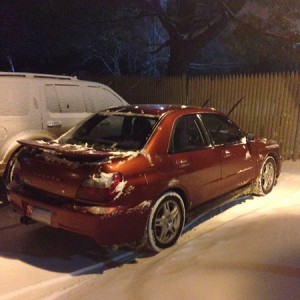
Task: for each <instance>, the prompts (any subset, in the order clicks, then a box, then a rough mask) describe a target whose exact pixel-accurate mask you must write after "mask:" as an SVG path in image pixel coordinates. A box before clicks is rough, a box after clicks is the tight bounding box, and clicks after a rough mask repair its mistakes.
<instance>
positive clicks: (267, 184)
mask: <svg viewBox="0 0 300 300" xmlns="http://www.w3.org/2000/svg"><path fill="white" fill-rule="evenodd" d="M275 182H276V162H275V160H274V158H273V157H271V156H269V157H267V158H266V160H265V161H264V163H263V165H262V167H261V170H260V173H259V176H258V177H257V179H256V182H255V185H254V191H253V193H254V194H256V195H259V196H264V195H266V194H269V193H270V192H271V191H272V189H273V186H274V185H275Z"/></svg>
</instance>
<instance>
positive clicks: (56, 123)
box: [47, 121, 62, 128]
mask: <svg viewBox="0 0 300 300" xmlns="http://www.w3.org/2000/svg"><path fill="white" fill-rule="evenodd" d="M61 125H62V122H61V121H48V122H47V127H48V128H55V127H61Z"/></svg>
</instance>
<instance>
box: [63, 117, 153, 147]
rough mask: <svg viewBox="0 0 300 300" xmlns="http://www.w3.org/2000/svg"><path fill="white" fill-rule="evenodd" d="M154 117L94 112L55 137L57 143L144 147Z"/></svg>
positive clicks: (151, 128) (151, 129)
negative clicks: (65, 132) (76, 126)
mask: <svg viewBox="0 0 300 300" xmlns="http://www.w3.org/2000/svg"><path fill="white" fill-rule="evenodd" d="M157 121H158V118H156V117H152V116H151V117H149V116H143V115H121V114H120V115H119V114H112V115H105V114H103V115H102V114H96V115H94V116H93V117H92V118H90V119H88V120H87V121H85V122H84V123H83V124H82V125H80V126H79V127H78V128H75V129H74V130H71V131H70V132H69V133H67V134H66V135H64V136H62V137H61V138H60V139H59V143H61V144H66V143H67V144H78V145H87V146H89V147H94V148H95V149H96V150H108V151H114V150H126V151H128V150H130V151H136V150H140V149H142V148H143V147H144V145H145V143H146V141H147V140H148V138H149V137H150V135H151V133H152V131H153V128H154V127H155V124H156V123H157Z"/></svg>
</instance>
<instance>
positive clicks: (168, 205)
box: [147, 192, 185, 252]
mask: <svg viewBox="0 0 300 300" xmlns="http://www.w3.org/2000/svg"><path fill="white" fill-rule="evenodd" d="M184 222H185V208H184V203H183V200H182V198H181V197H180V195H178V194H177V193H175V192H169V193H166V194H164V195H162V196H161V197H160V198H159V199H158V200H157V201H156V203H155V204H154V206H153V207H152V209H151V212H150V216H149V220H148V225H147V237H148V248H149V249H150V250H151V251H154V252H160V251H161V250H163V249H166V248H168V247H171V246H173V245H174V244H175V243H176V241H177V240H178V238H179V237H180V235H181V232H182V229H183V226H184Z"/></svg>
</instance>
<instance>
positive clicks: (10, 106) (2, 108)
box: [0, 82, 30, 116]
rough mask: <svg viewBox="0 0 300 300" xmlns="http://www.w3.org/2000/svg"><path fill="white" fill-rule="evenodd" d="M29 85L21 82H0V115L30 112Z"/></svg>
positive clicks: (20, 114)
mask: <svg viewBox="0 0 300 300" xmlns="http://www.w3.org/2000/svg"><path fill="white" fill-rule="evenodd" d="M29 88H30V87H29V85H28V84H27V83H21V82H11V83H10V82H3V83H0V104H1V105H0V116H26V115H28V114H29V103H30V94H29Z"/></svg>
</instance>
